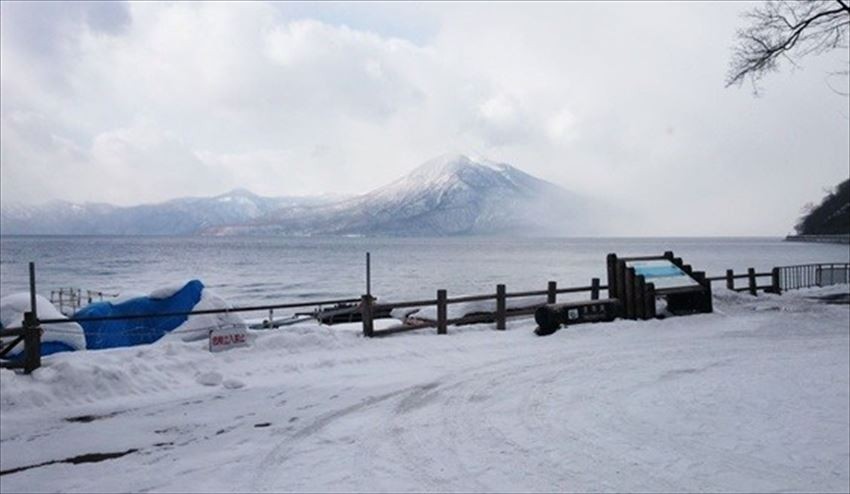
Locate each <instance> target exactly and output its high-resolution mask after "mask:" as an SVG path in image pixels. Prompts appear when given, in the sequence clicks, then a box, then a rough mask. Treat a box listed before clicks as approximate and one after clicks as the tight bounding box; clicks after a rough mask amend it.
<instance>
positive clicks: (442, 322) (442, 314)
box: [437, 290, 448, 334]
mask: <svg viewBox="0 0 850 494" xmlns="http://www.w3.org/2000/svg"><path fill="white" fill-rule="evenodd" d="M447 298H448V297H447V295H446V291H445V290H437V334H447V333H448V331H447V329H446V326H447V324H448V321H447V319H448V318H447V317H446V299H447Z"/></svg>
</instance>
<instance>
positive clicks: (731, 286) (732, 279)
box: [726, 269, 735, 290]
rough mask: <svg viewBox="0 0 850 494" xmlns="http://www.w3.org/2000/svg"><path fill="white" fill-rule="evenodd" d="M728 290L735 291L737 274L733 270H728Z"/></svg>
mask: <svg viewBox="0 0 850 494" xmlns="http://www.w3.org/2000/svg"><path fill="white" fill-rule="evenodd" d="M726 288H728V289H729V290H734V289H735V272H734V271H732V270H731V269H727V270H726Z"/></svg>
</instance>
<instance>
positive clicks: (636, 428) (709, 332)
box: [0, 286, 850, 492]
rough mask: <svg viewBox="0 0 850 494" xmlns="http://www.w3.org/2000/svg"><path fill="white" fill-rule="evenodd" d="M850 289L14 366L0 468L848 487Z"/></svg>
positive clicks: (218, 478) (32, 479)
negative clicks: (88, 458)
mask: <svg viewBox="0 0 850 494" xmlns="http://www.w3.org/2000/svg"><path fill="white" fill-rule="evenodd" d="M846 292H847V286H843V287H834V288H831V289H828V290H826V289H824V290H805V291H799V292H793V293H787V294H784V295H782V296H773V295H765V296H761V295H760V296H759V297H758V298H753V297H750V296H747V295H740V294H734V293H731V292H727V291H725V290H722V289H721V290H718V293H717V298H716V300H715V308H716V312H715V313H714V314H706V315H698V316H691V317H680V318H668V319H665V320H659V321H646V322H636V321H617V322H614V323H610V324H597V325H581V326H575V327H571V328H567V329H562V330H561V331H559V332H557V333H555V334H554V335H552V336H549V337H545V338H538V337H535V336H533V334H532V331H531V330H532V327H533V323H532V322H530V321H529V320H512V321H509V325H508V331H504V332H497V331H494V330H493V329H492V327H491V326H490V325H480V326H471V327H470V326H467V327H463V328H455V327H452V328H450V329H449V333H450V334H449V335H447V336H437V335H435V334H433V330H423V331H422V332H419V333H418V334H417V333H411V334H403V335H396V336H394V337H389V338H384V339H376V340H365V339H363V338H360V337H359V336H358V335H357V333H356V332H354V331H344V330H343V331H337V330H331V329H328V328H326V327H321V326H316V325H314V324H313V325H303V326H300V327H292V328H289V329H287V330H281V331H274V332H262V333H258V334H257V337H256V339H255V341H254V342H253V345H252V347H251V348H246V349H238V350H233V351H230V352H225V353H219V354H210V353H209V352H207V351H206V350H205V349H204V347H203V344H202V343H199V342H196V343H183V342H179V341H164V342H159V343H157V344H154V345H151V346H148V347H143V348H132V349H115V350H106V351H100V352H83V353H74V354H64V355H55V356H51V357H48V358H46V359H45V364H46V365H45V367H43V368H41V369H39V370H38V371H36V372H35V373H34V374H33V375H32V376H31V377H27V376H22V375H15V374H13V373H11V372H9V371H0V384H2V386H0V407H2V412H3V413H2V414H0V453H2V454H0V470H2V471H4V472H5V471H8V470H11V469H15V468H20V467H27V466H32V465H37V464H41V463H46V462H50V461H54V460H63V459H67V458H71V457H75V456H78V455H82V454H88V453H109V452H125V451H130V450H136V451H135V452H132V453H129V454H127V455H126V456H123V457H121V458H118V459H113V460H107V461H103V462H99V463H82V464H76V465H75V464H70V463H54V464H50V465H44V466H40V467H34V468H31V469H28V470H23V471H20V472H17V473H7V474H5V475H3V476H2V482H0V491H3V492H34V491H60V490H61V491H63V492H116V491H119V492H123V491H129V492H141V491H145V492H150V491H153V492H184V491H193V492H268V491H273V492H283V491H297V492H326V491H336V492H340V491H343V492H352V491H392V492H409V491H417V492H422V491H425V492H432V491H465V492H493V491H498V492H516V491H521V492H538V491H547V492H551V491H560V492H563V491H579V492H587V491H615V492H636V491H649V492H691V491H710V492H720V491H724V492H725V491H736V492H768V491H770V492H773V491H795V492H799V491H810V492H841V491H844V492H846V491H847V489H848V484H850V363H848V360H850V357H848V354H850V312H849V311H848V308H847V306H846V305H827V304H824V303H821V302H818V301H815V300H812V299H810V298H809V297H813V296H816V295H824V294H828V293H846ZM352 329H356V325H355V327H353V328H352ZM204 383H207V384H204ZM69 418H71V419H73V420H71V421H69V420H68V419H69Z"/></svg>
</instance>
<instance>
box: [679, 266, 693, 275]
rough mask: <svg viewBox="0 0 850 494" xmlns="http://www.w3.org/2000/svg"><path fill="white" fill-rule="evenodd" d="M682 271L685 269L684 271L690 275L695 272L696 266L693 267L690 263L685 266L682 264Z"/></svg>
mask: <svg viewBox="0 0 850 494" xmlns="http://www.w3.org/2000/svg"><path fill="white" fill-rule="evenodd" d="M682 271H684V272H686V273H688V274H689V275H690V274H693V272H694V268H692V267H691V265H690V264H685V265H684V266H682Z"/></svg>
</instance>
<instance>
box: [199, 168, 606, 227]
mask: <svg viewBox="0 0 850 494" xmlns="http://www.w3.org/2000/svg"><path fill="white" fill-rule="evenodd" d="M588 206H589V202H588V201H587V200H585V199H583V198H580V197H578V196H577V195H575V194H574V193H572V192H570V191H567V190H565V189H562V188H561V187H559V186H557V185H555V184H552V183H549V182H546V181H544V180H541V179H539V178H536V177H533V176H531V175H529V174H527V173H525V172H523V171H522V170H519V169H518V168H515V167H513V166H510V165H508V164H505V163H497V162H492V161H489V160H485V159H480V160H476V159H472V158H469V157H467V156H464V155H459V154H447V155H443V156H440V157H438V158H434V159H432V160H430V161H428V162H426V163H423V164H422V165H420V166H419V167H417V168H415V169H414V170H412V171H411V172H410V173H409V174H408V175H406V176H404V177H402V178H400V179H398V180H396V181H395V182H392V183H390V184H387V185H384V186H383V187H379V188H377V189H375V190H373V191H370V192H368V193H366V194H363V195H360V196H357V197H353V198H351V199H348V200H345V201H340V202H338V203H333V204H327V205H323V206H318V207H315V208H304V209H300V210H292V209H278V210H277V211H273V212H271V213H269V214H267V215H264V216H262V217H259V218H256V219H254V220H252V221H249V222H244V223H242V224H233V225H227V226H220V227H212V228H209V229H207V230H206V231H205V232H203V233H205V234H209V235H390V236H444V235H493V234H496V235H580V234H587V233H588V232H589V231H592V230H591V228H593V227H594V225H592V224H591V223H592V222H593V220H592V218H591V215H590V212H589V211H588V209H589V208H588Z"/></svg>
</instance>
